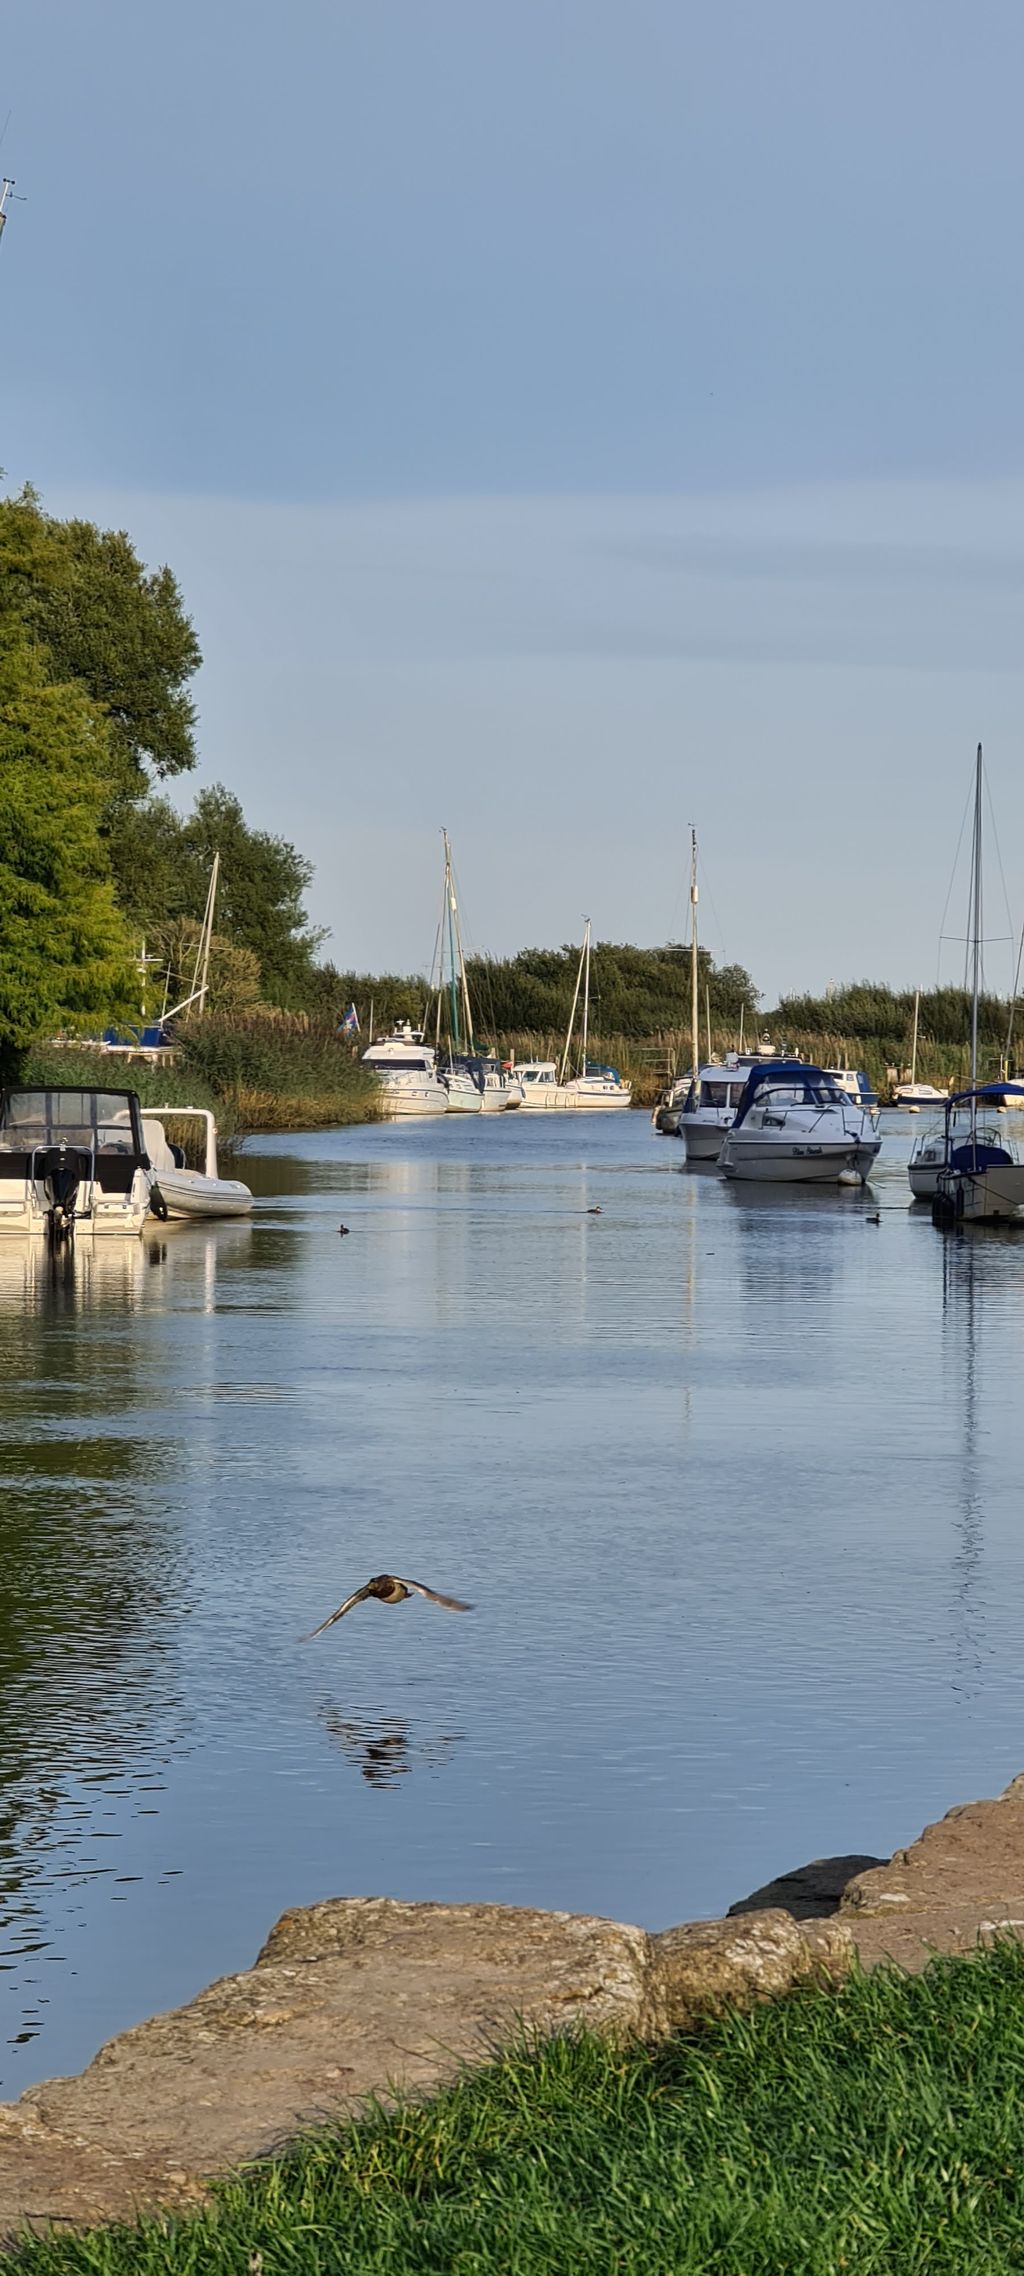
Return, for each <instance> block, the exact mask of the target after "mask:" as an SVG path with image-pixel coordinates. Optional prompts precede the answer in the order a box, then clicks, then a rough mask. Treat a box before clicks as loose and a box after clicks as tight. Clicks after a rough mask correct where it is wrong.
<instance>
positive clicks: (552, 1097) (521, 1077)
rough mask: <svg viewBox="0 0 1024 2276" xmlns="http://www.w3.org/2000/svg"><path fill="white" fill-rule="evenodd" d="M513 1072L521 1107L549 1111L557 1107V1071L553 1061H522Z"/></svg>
mask: <svg viewBox="0 0 1024 2276" xmlns="http://www.w3.org/2000/svg"><path fill="white" fill-rule="evenodd" d="M513 1071H514V1074H515V1079H516V1081H517V1083H518V1084H519V1087H520V1089H521V1091H522V1094H523V1096H522V1104H523V1106H527V1107H542V1108H545V1109H549V1108H552V1107H556V1106H557V1105H558V1069H557V1067H556V1065H555V1062H554V1060H553V1059H524V1060H523V1061H522V1064H521V1065H520V1066H518V1067H516V1068H515V1069H514V1070H513Z"/></svg>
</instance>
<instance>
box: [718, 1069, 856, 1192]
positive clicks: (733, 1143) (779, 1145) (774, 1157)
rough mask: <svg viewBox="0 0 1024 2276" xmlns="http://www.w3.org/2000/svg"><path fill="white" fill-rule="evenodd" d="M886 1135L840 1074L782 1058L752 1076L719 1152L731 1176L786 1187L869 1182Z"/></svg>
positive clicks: (720, 1163) (726, 1172)
mask: <svg viewBox="0 0 1024 2276" xmlns="http://www.w3.org/2000/svg"><path fill="white" fill-rule="evenodd" d="M880 1145H881V1140H880V1139H879V1138H878V1136H877V1135H876V1132H875V1128H874V1124H873V1123H872V1120H871V1117H870V1115H869V1114H868V1113H867V1112H866V1111H865V1109H864V1108H862V1107H857V1106H854V1105H853V1104H852V1103H851V1101H850V1100H849V1099H848V1098H846V1097H845V1096H844V1094H843V1092H842V1091H841V1090H840V1088H839V1085H838V1084H837V1083H836V1081H835V1080H834V1077H833V1076H831V1075H829V1074H826V1072H825V1070H824V1069H823V1068H821V1067H809V1066H805V1065H804V1063H803V1061H802V1060H798V1059H794V1060H786V1059H780V1060H776V1061H774V1062H771V1063H769V1064H768V1065H764V1066H760V1067H754V1068H752V1069H751V1071H750V1073H749V1075H748V1076H747V1080H746V1083H745V1084H744V1087H743V1093H742V1096H741V1098H740V1102H739V1105H738V1107H737V1109H736V1116H735V1120H734V1121H733V1124H732V1127H731V1129H729V1130H727V1132H726V1134H725V1139H724V1142H723V1145H722V1151H721V1153H720V1155H719V1166H720V1168H721V1169H722V1170H724V1172H725V1175H726V1177H731V1178H746V1179H759V1180H761V1181H770V1182H772V1183H776V1184H778V1183H782V1184H791V1185H792V1184H810V1183H813V1184H820V1183H824V1182H827V1181H831V1182H835V1181H836V1180H838V1179H840V1178H842V1179H857V1178H859V1179H860V1180H861V1182H864V1181H866V1179H867V1177H868V1175H869V1173H870V1171H871V1168H872V1166H873V1164H874V1162H875V1160H876V1157H877V1155H878V1152H879V1148H880Z"/></svg>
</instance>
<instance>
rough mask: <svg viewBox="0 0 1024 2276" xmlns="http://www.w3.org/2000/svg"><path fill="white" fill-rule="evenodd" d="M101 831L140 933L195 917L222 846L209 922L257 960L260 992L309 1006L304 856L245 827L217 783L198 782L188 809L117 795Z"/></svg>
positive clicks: (311, 945)
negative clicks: (212, 919)
mask: <svg viewBox="0 0 1024 2276" xmlns="http://www.w3.org/2000/svg"><path fill="white" fill-rule="evenodd" d="M108 838H109V845H110V857H111V863H112V867H113V873H114V880H115V885H116V891H117V897H118V901H119V903H120V906H121V908H122V909H123V910H124V913H125V916H126V917H127V918H128V919H129V920H130V922H131V924H132V925H133V926H134V927H135V928H136V930H137V931H138V933H139V934H142V935H145V937H146V939H147V941H148V940H149V939H150V937H151V936H152V937H153V938H154V939H155V938H156V935H157V934H158V933H160V934H163V933H164V932H165V931H166V929H167V927H168V926H174V925H175V924H177V923H180V922H181V921H183V920H186V919H192V920H198V919H199V918H201V916H202V913H203V909H204V906H205V902H206V892H207V887H208V885H209V882H210V871H211V869H212V866H213V857H214V854H216V853H219V854H220V883H219V887H218V892H217V914H216V929H217V932H218V933H219V934H221V935H222V936H223V938H224V940H225V941H228V942H230V943H231V944H232V945H233V946H234V947H235V948H237V949H240V950H241V949H245V950H248V951H249V953H250V954H251V955H252V956H253V957H255V958H256V959H257V960H258V969H259V974H260V979H261V984H262V991H263V994H264V996H265V997H267V999H268V1000H269V1001H270V1002H271V1003H274V1004H279V1005H281V1006H282V1007H283V1008H284V1009H286V1010H289V1009H302V1008H306V1007H307V1005H309V1006H312V999H313V997H314V996H315V992H316V979H315V973H316V967H315V963H314V958H315V955H316V951H317V948H318V947H319V945H320V942H321V940H322V939H323V934H322V933H320V932H318V931H317V930H316V928H315V927H313V926H311V925H310V924H309V923H308V921H307V918H306V912H305V908H304V906H303V895H304V893H305V891H306V888H307V886H308V885H309V882H310V880H311V878H312V875H313V865H312V862H309V861H307V860H306V859H305V858H304V856H303V855H302V854H300V853H298V852H297V851H296V849H295V847H294V846H292V845H289V843H288V841H287V839H286V838H275V837H272V836H271V835H270V833H269V832H268V831H266V830H253V829H250V827H249V824H248V822H247V821H246V819H245V815H244V814H243V812H242V808H241V804H240V802H239V800H238V799H237V798H235V797H234V796H233V795H232V793H231V792H230V791H229V790H225V788H224V785H223V784H222V783H214V784H213V786H212V787H211V788H210V789H209V790H203V791H201V792H200V794H199V797H198V798H197V799H196V803H195V807H194V809H193V811H192V813H191V814H190V815H187V816H184V817H183V816H182V815H180V814H177V813H176V812H175V810H174V808H173V806H171V805H170V804H169V802H168V800H167V799H165V798H146V799H142V800H140V801H139V802H138V803H137V804H135V805H133V804H131V803H128V802H126V801H121V802H120V803H119V805H118V808H117V810H116V812H115V813H114V814H113V815H112V816H111V817H110V823H109V830H108Z"/></svg>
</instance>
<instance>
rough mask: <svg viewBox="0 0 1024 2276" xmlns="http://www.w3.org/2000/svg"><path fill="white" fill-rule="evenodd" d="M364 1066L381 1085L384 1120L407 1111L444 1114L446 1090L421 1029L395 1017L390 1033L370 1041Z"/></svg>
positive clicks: (446, 1102)
mask: <svg viewBox="0 0 1024 2276" xmlns="http://www.w3.org/2000/svg"><path fill="white" fill-rule="evenodd" d="M363 1065H364V1067H369V1069H370V1072H371V1074H373V1075H376V1077H377V1081H378V1084H379V1085H380V1111H381V1114H382V1115H383V1117H384V1119H385V1121H386V1122H393V1121H395V1120H396V1119H397V1117H398V1116H400V1115H406V1114H447V1112H448V1093H447V1091H446V1089H445V1087H444V1084H443V1083H442V1081H441V1079H440V1076H439V1075H438V1073H437V1068H436V1064H435V1059H434V1053H433V1051H432V1050H431V1047H430V1045H429V1043H428V1042H427V1041H426V1039H425V1037H424V1034H423V1030H422V1028H419V1027H410V1025H409V1022H408V1020H407V1019H405V1020H398V1021H396V1023H395V1026H394V1027H393V1028H392V1031H391V1034H390V1035H389V1036H387V1037H386V1038H385V1039H384V1040H383V1041H382V1042H380V1043H371V1044H370V1046H369V1049H368V1050H366V1051H364V1052H363Z"/></svg>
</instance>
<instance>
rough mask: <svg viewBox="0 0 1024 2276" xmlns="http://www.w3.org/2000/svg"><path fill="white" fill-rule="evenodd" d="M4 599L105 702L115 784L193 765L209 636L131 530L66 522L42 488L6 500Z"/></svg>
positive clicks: (58, 675)
mask: <svg viewBox="0 0 1024 2276" xmlns="http://www.w3.org/2000/svg"><path fill="white" fill-rule="evenodd" d="M0 606H2V607H3V608H4V609H5V610H13V611H15V612H16V613H17V614H18V615H19V617H20V618H21V621H22V622H23V624H24V625H25V627H26V629H27V630H29V631H31V632H33V633H34V634H35V635H36V637H37V638H38V639H39V640H40V641H42V642H43V644H44V647H45V650H46V655H47V659H48V663H47V669H48V671H49V674H50V676H51V678H52V679H54V680H55V681H57V682H60V683H64V682H66V681H69V680H78V681H80V683H81V685H82V686H83V687H84V688H85V689H86V690H87V692H88V694H89V695H90V697H91V698H92V700H93V702H94V703H97V704H101V705H102V706H103V710H104V713H105V716H106V719H107V723H108V727H109V738H108V745H107V750H108V767H109V769H110V790H111V792H113V793H117V792H120V793H121V794H122V795H125V794H127V795H134V796H136V797H137V796H138V795H139V793H140V791H141V790H142V789H143V788H144V787H145V784H146V782H147V781H148V779H149V777H150V774H153V775H158V776H167V775H175V774H180V773H181V772H182V771H183V770H184V769H186V768H188V767H192V766H194V765H195V759H196V751H195V720H196V714H195V706H194V704H193V702H192V699H191V696H190V694H189V684H190V682H191V680H192V678H193V676H194V674H195V673H196V672H197V671H198V669H199V666H200V664H201V662H202V656H201V654H200V649H199V643H198V640H197V639H196V635H195V632H194V630H193V627H192V625H191V623H190V621H189V619H188V617H187V616H186V614H185V610H184V607H183V604H182V599H181V594H180V592H179V590H178V586H177V583H176V581H175V578H174V577H173V575H172V573H171V571H170V569H167V568H160V569H154V570H148V569H146V568H145V566H144V565H143V563H142V562H141V561H140V559H139V557H138V554H137V553H136V551H135V548H134V546H133V545H132V542H131V539H130V538H129V537H128V536H127V535H126V533H125V531H124V530H101V529H98V528H97V527H96V525H95V523H93V522H87V521H77V520H76V521H58V520H56V519H54V518H53V517H52V516H50V515H48V514H45V513H44V512H43V510H42V507H41V505H40V502H39V499H38V498H37V496H36V494H35V492H34V491H32V490H23V491H22V492H21V493H20V495H19V496H18V497H16V498H6V499H3V500H0Z"/></svg>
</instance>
